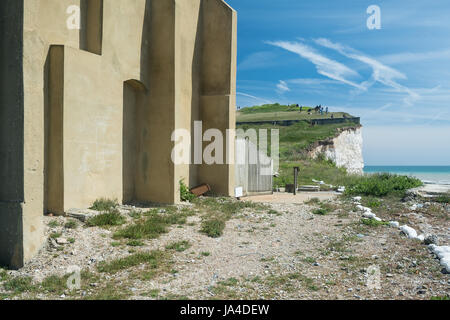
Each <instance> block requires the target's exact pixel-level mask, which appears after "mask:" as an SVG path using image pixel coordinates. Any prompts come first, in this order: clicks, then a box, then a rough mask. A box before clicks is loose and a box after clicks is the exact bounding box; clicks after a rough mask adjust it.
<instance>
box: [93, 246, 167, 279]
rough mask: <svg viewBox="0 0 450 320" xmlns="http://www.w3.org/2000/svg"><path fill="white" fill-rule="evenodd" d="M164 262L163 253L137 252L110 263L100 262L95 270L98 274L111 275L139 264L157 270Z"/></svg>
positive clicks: (164, 256) (156, 251) (157, 251)
mask: <svg viewBox="0 0 450 320" xmlns="http://www.w3.org/2000/svg"><path fill="white" fill-rule="evenodd" d="M165 260H166V255H165V253H164V252H162V251H159V250H155V251H150V252H139V253H135V254H132V255H129V256H127V257H124V258H120V259H116V260H112V261H110V262H101V263H99V265H98V266H97V269H98V271H99V272H106V273H112V274H114V273H117V272H119V271H121V270H126V269H129V268H132V267H135V266H138V265H141V264H146V265H147V266H149V267H150V269H157V268H158V267H160V266H161V265H162V264H163V263H164V262H165Z"/></svg>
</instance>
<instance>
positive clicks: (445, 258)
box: [428, 244, 450, 273]
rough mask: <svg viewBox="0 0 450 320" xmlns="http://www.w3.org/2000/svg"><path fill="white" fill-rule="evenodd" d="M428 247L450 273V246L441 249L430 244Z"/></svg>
mask: <svg viewBox="0 0 450 320" xmlns="http://www.w3.org/2000/svg"><path fill="white" fill-rule="evenodd" d="M428 247H429V248H430V250H431V251H432V252H433V253H434V254H435V255H436V256H437V257H438V258H439V259H440V261H441V266H443V267H444V268H445V270H446V271H447V272H448V273H450V246H440V247H439V246H437V245H435V244H430V245H429V246H428Z"/></svg>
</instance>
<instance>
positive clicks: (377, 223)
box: [361, 218, 389, 227]
mask: <svg viewBox="0 0 450 320" xmlns="http://www.w3.org/2000/svg"><path fill="white" fill-rule="evenodd" d="M361 223H362V224H364V225H366V226H370V227H379V226H387V225H389V222H386V221H378V220H375V219H364V218H363V219H361Z"/></svg>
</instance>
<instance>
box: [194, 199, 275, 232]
mask: <svg viewBox="0 0 450 320" xmlns="http://www.w3.org/2000/svg"><path fill="white" fill-rule="evenodd" d="M194 204H195V205H196V206H197V208H199V210H200V211H201V212H203V213H204V214H203V216H202V222H201V228H200V232H201V233H204V234H206V235H207V236H209V237H211V238H218V237H220V236H221V235H222V234H223V230H224V229H225V226H226V222H227V221H228V220H230V219H231V218H232V217H233V216H235V215H237V214H238V213H240V212H242V211H243V210H245V209H248V208H251V209H253V210H254V211H256V212H263V211H266V210H270V209H269V207H267V206H265V205H262V204H259V203H254V202H250V201H236V200H234V199H231V198H214V197H210V198H197V199H195V201H194Z"/></svg>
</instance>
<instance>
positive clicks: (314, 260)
mask: <svg viewBox="0 0 450 320" xmlns="http://www.w3.org/2000/svg"><path fill="white" fill-rule="evenodd" d="M303 262H306V263H310V264H313V263H316V262H317V261H316V259H314V258H313V257H306V258H304V259H303Z"/></svg>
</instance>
